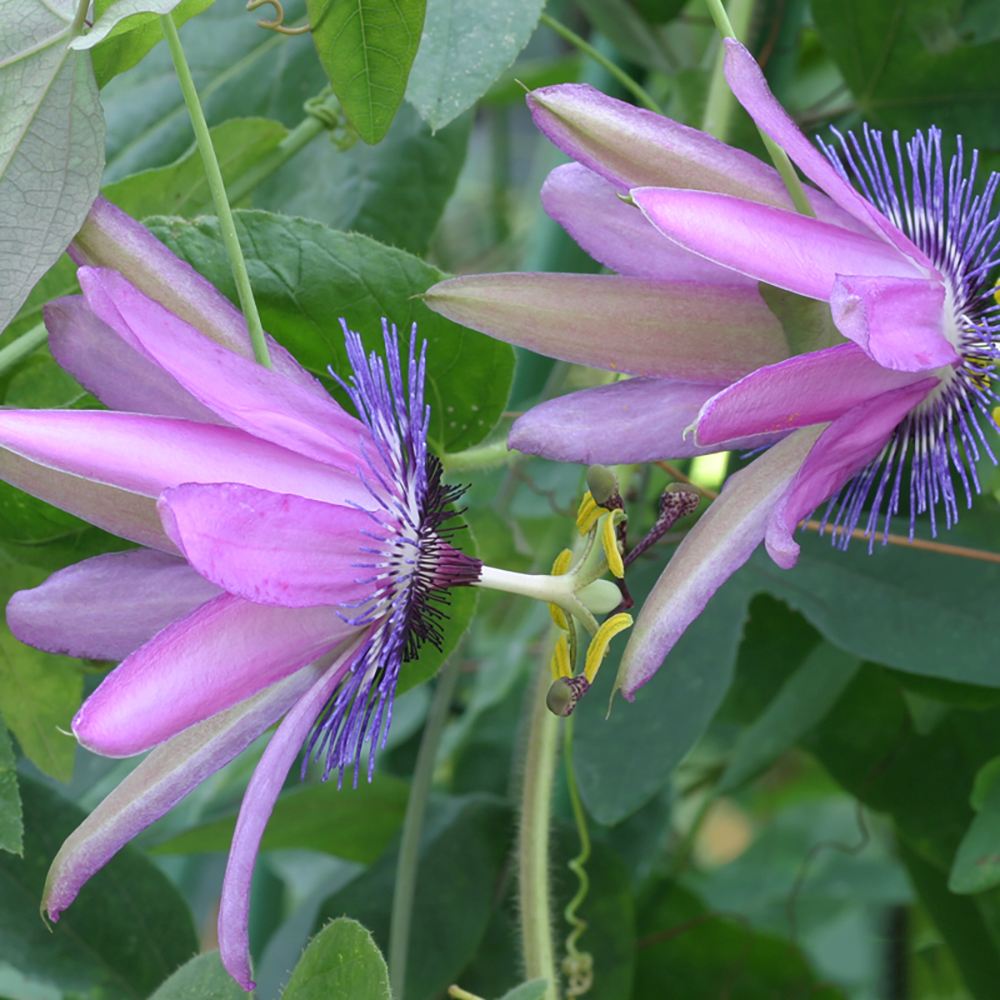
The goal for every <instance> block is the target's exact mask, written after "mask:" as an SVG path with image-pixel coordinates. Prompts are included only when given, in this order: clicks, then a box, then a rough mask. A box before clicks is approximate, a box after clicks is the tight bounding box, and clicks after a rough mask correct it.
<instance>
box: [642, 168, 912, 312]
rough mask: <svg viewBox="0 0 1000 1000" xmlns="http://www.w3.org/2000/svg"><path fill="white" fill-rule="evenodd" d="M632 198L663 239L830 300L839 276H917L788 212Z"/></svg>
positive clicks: (880, 249) (883, 253) (692, 195)
mask: <svg viewBox="0 0 1000 1000" xmlns="http://www.w3.org/2000/svg"><path fill="white" fill-rule="evenodd" d="M632 198H633V200H634V201H635V203H636V204H637V205H638V206H639V208H640V209H641V210H642V212H643V214H644V215H645V216H646V218H647V219H649V221H650V222H652V223H653V225H654V226H656V228H657V229H659V230H660V232H661V233H663V234H664V235H665V236H668V237H669V238H670V239H672V240H675V241H676V242H677V243H679V244H680V245H681V246H682V247H685V248H686V249H687V250H690V251H691V252H692V253H697V254H701V255H702V256H704V257H707V258H708V259H709V260H713V261H715V262H716V263H718V264H722V265H724V266H725V267H731V268H732V269H733V270H735V271H739V272H740V273H741V274H745V275H748V276H749V277H752V278H756V279H757V280H758V281H766V282H767V283H768V284H769V285H776V286H777V287H778V288H787V289H788V290H789V291H790V292H798V293H799V294H800V295H808V296H809V297H811V298H814V299H829V298H830V293H831V292H832V291H833V286H834V282H835V281H836V278H837V275H838V274H862V275H872V276H876V275H888V276H897V277H906V278H916V277H919V275H918V274H917V271H916V269H915V268H914V266H913V264H912V263H911V262H910V261H909V260H908V259H907V258H906V257H904V256H902V254H899V253H897V252H896V251H895V250H894V249H893V248H892V247H890V246H889V245H888V244H886V243H884V242H882V241H881V240H878V239H875V238H873V237H870V236H865V235H863V234H861V233H855V232H851V231H850V230H847V229H842V228H841V227H840V226H831V225H829V224H828V223H826V222H819V221H817V220H816V219H810V218H807V217H806V216H804V215H798V214H796V213H794V212H786V211H783V210H782V209H778V208H771V207H769V206H767V205H756V204H754V203H753V202H749V201H742V200H740V199H739V198H730V197H728V196H726V195H719V194H706V193H705V192H703V191H679V190H673V189H670V188H638V189H636V190H634V191H632Z"/></svg>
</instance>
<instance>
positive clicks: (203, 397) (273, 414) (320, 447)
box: [77, 267, 367, 473]
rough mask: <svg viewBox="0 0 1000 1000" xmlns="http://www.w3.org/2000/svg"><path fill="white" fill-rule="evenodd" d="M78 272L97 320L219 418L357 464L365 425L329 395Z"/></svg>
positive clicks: (103, 278)
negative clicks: (297, 381)
mask: <svg viewBox="0 0 1000 1000" xmlns="http://www.w3.org/2000/svg"><path fill="white" fill-rule="evenodd" d="M77 277H78V278H79V279H80V287H81V288H82V289H83V293H84V295H85V296H86V299H87V304H88V305H89V306H90V308H91V309H92V310H93V311H94V313H95V314H96V315H97V316H98V317H99V318H100V319H102V320H103V321H104V322H105V323H107V324H109V325H110V326H112V327H113V328H114V329H115V330H116V331H117V332H118V334H119V335H120V336H121V337H122V339H123V340H125V341H126V342H127V343H128V344H130V345H131V346H132V347H133V348H134V349H135V350H136V351H138V352H139V353H140V354H142V355H143V356H145V357H146V358H148V359H150V360H151V361H153V362H154V363H155V364H157V365H158V366H159V367H160V368H161V369H162V370H163V371H164V372H166V373H167V374H169V375H170V376H171V377H172V378H174V379H175V380H176V381H177V382H178V383H179V384H180V385H181V386H183V387H184V389H186V390H187V391H188V392H190V393H191V395H192V396H194V397H195V398H196V399H197V400H199V401H200V402H201V403H203V404H204V405H205V406H206V407H208V408H209V409H210V410H211V411H212V412H214V413H217V414H218V415H219V416H220V417H222V419H223V420H225V421H227V422H228V423H231V424H234V425H236V426H237V427H240V428H241V429H242V430H245V431H247V432H248V433H250V434H253V435H254V436H255V437H259V438H263V439H264V440H266V441H270V442H272V443H273V444H278V445H281V446H282V447H284V448H288V449H290V450H291V451H295V452H298V453H299V454H302V455H306V456H307V457H309V458H314V459H316V460H317V461H320V462H324V463H327V464H330V465H333V466H336V467H337V468H340V469H344V470H346V471H348V472H351V473H353V472H354V471H355V470H356V469H357V467H358V464H359V455H360V447H359V445H360V442H361V440H362V439H366V438H367V432H366V431H365V430H364V428H363V427H362V425H361V423H360V422H359V421H358V420H356V419H355V418H354V417H351V416H349V415H348V414H347V413H346V412H345V411H344V410H343V408H342V407H340V406H339V405H338V404H337V403H335V402H334V401H333V400H332V399H331V398H330V397H329V396H327V397H324V398H320V397H318V396H317V395H316V394H315V393H314V392H312V391H311V390H309V389H306V388H304V387H302V386H301V385H299V384H298V383H296V382H294V381H292V380H291V379H289V378H287V377H286V376H285V375H283V374H281V373H279V372H275V371H269V370H268V369H267V368H265V367H264V366H263V365H259V364H257V363H256V362H254V361H248V360H247V359H246V358H241V357H240V356H239V355H237V354H234V353H233V352H232V351H230V350H227V349H226V348H224V347H220V346H219V345H218V344H216V343H214V342H213V341H211V340H209V339H207V338H206V337H204V336H203V335H202V334H200V333H199V332H198V331H197V330H196V329H194V328H193V327H191V326H189V325H188V324H187V323H185V322H184V321H183V320H181V319H178V318H177V317H176V316H174V315H173V313H171V312H168V311H167V310H166V309H164V308H163V306H161V305H160V304H159V303H158V302H154V301H153V300H152V299H149V298H147V297H146V296H145V295H143V294H142V293H141V292H138V291H136V290H135V288H133V287H132V285H130V284H129V282H128V281H126V280H125V278H123V277H122V276H121V275H120V274H118V273H117V272H115V271H106V270H99V269H95V268H89V267H82V268H80V270H79V272H78V274H77Z"/></svg>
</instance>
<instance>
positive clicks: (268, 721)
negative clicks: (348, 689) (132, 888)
mask: <svg viewBox="0 0 1000 1000" xmlns="http://www.w3.org/2000/svg"><path fill="white" fill-rule="evenodd" d="M318 676H322V671H321V670H320V669H319V668H317V667H315V666H309V667H304V668H303V669H302V670H299V671H297V672H296V673H294V674H292V675H291V676H290V677H286V678H285V679H284V680H283V681H279V682H278V683H277V684H274V685H273V686H272V687H270V688H268V689H267V690H266V691H261V692H260V693H259V694H256V695H254V696H253V697H252V698H248V699H247V700H246V701H242V702H240V703H239V704H238V705H234V706H233V707H232V708H230V709H227V710H226V711H225V712H220V713H219V714H218V715H213V716H212V717H211V718H210V719H206V720H205V721H204V722H200V723H198V724H197V725H195V726H191V727H190V728H189V729H186V730H184V732H182V733H179V734H178V735H177V736H175V737H174V738H173V739H172V740H169V741H168V742H167V743H164V744H163V745H162V746H159V747H157V748H156V749H155V750H153V752H152V753H150V755H149V756H148V757H147V758H146V759H145V760H144V761H143V762H142V763H141V764H139V766H138V767H137V768H136V769H135V770H134V771H132V773H131V774H129V776H128V777H127V778H125V780H124V781H123V782H122V783H121V784H120V785H118V786H117V787H116V788H115V789H114V790H113V791H112V792H111V793H110V794H109V795H108V796H107V797H106V798H105V799H104V801H103V802H101V804H100V805H99V806H97V808H96V809H94V810H93V811H92V812H91V813H90V815H89V816H88V817H87V818H86V819H85V820H84V821H83V822H82V823H81V824H80V825H79V826H78V827H77V828H76V829H75V830H74V831H73V833H71V834H70V835H69V837H68V838H67V839H66V842H65V843H64V844H63V845H62V847H60V848H59V853H58V854H57V855H56V856H55V858H54V860H53V862H52V866H51V867H50V868H49V874H48V877H47V878H46V880H45V891H44V893H43V897H42V908H43V909H44V910H45V911H46V912H47V913H48V915H49V918H50V919H51V920H58V919H59V915H60V914H61V913H62V912H63V911H64V910H65V909H66V907H68V906H69V905H70V903H72V902H73V900H74V899H76V897H77V894H78V893H79V891H80V889H81V888H82V887H83V885H84V884H85V883H86V882H87V881H88V879H90V878H91V877H92V876H93V875H94V874H95V873H96V872H98V871H100V869H101V868H103V867H104V866H105V865H106V864H107V863H108V862H109V861H110V860H111V859H112V858H113V857H114V856H115V855H116V854H117V853H118V852H119V851H120V850H121V849H122V848H123V847H124V846H125V845H126V844H127V843H128V842H129V841H130V840H132V839H133V838H134V837H136V836H138V835H139V834H140V833H141V832H142V831H143V830H145V829H146V828H147V827H148V826H150V825H151V824H152V823H154V822H155V821H156V820H158V819H159V818H160V817H161V816H163V815H165V814H166V813H167V812H169V811H170V810H171V809H172V808H173V807H174V806H175V805H177V803H178V802H180V801H181V799H183V798H184V797H185V796H186V795H187V794H188V793H189V792H191V791H193V790H194V789H195V788H197V787H198V785H200V784H201V783H202V782H203V781H205V780H206V779H208V778H210V777H211V776H212V775H213V774H215V772H216V771H218V770H219V769H220V768H222V767H225V765H226V764H228V763H229V762H230V761H231V760H233V759H234V758H235V757H236V756H238V755H239V754H240V753H242V752H243V750H245V749H246V748H247V747H248V746H249V745H250V744H251V743H252V742H253V741H254V740H255V739H257V737H258V736H260V735H261V734H262V733H264V732H265V731H266V730H267V729H268V728H269V727H270V726H272V725H273V724H274V723H275V722H276V721H277V720H278V719H280V718H281V716H282V715H284V714H285V712H287V711H288V709H289V708H291V706H292V705H294V704H295V702H296V701H298V699H299V698H301V697H302V695H303V694H304V693H305V692H306V691H308V690H309V688H310V687H311V686H312V685H313V684H314V683H315V681H316V679H317V677H318Z"/></svg>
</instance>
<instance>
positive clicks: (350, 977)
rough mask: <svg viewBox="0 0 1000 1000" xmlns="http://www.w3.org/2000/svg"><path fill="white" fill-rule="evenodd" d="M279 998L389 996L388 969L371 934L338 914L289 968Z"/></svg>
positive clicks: (365, 999)
mask: <svg viewBox="0 0 1000 1000" xmlns="http://www.w3.org/2000/svg"><path fill="white" fill-rule="evenodd" d="M281 996H282V1000H330V998H332V997H345V998H346V997H350V998H351V1000H392V994H391V993H390V992H389V970H388V969H387V968H386V965H385V960H384V959H383V958H382V954H381V952H379V950H378V946H377V945H376V944H375V942H374V941H373V940H372V936H371V934H370V933H369V932H368V931H367V930H365V928H364V927H362V926H361V924H359V923H358V922H357V921H356V920H351V919H350V918H348V917H340V918H339V919H337V920H333V921H331V922H330V923H329V924H327V925H326V927H324V928H323V929H322V930H321V931H320V932H319V934H317V935H316V936H315V937H314V938H313V939H312V941H310V942H309V947H308V948H306V950H305V954H304V955H303V956H302V958H301V959H300V960H299V964H298V965H296V966H295V968H294V969H293V970H292V978H291V979H289V981H288V985H287V986H286V987H285V991H284V993H282V994H281Z"/></svg>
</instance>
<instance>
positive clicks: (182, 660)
mask: <svg viewBox="0 0 1000 1000" xmlns="http://www.w3.org/2000/svg"><path fill="white" fill-rule="evenodd" d="M356 631H357V629H354V628H352V627H351V626H349V625H346V624H345V623H344V622H343V621H341V619H340V618H339V617H338V616H337V613H336V612H335V611H334V610H333V609H332V608H273V607H267V606H265V605H259V604H250V603H249V602H248V601H244V600H243V599H242V598H239V597H233V596H232V595H230V594H222V595H221V596H219V597H216V598H215V599H214V600H211V601H209V602H208V603H207V604H203V605H201V607H199V608H196V609H195V610H194V611H192V612H191V614H189V615H188V616H187V617H186V618H182V619H180V621H176V622H174V623H173V624H171V625H168V626H167V627H166V628H165V629H163V630H162V631H161V632H158V633H157V634H156V635H155V636H153V638H152V639H150V641H149V642H147V643H146V644H145V645H144V646H141V647H140V648H139V649H137V650H136V651H135V652H134V653H133V654H132V655H131V656H129V657H128V658H127V659H126V660H124V661H123V662H122V663H121V665H120V666H118V667H116V668H115V669H114V670H112V671H111V673H110V674H108V676H107V677H106V678H105V679H104V680H103V681H102V682H101V684H100V686H99V687H98V688H97V690H96V691H95V692H94V693H93V694H92V695H91V696H90V697H89V698H88V699H87V700H86V701H85V702H84V703H83V707H82V708H81V709H80V711H79V712H77V714H76V717H75V718H74V719H73V732H74V734H75V735H76V737H77V739H78V740H79V741H80V743H81V744H83V746H85V747H87V749H88V750H93V751H94V752H95V753H99V754H102V755H103V756H105V757H129V756H131V755H132V754H137V753H142V752H143V751H144V750H148V749H149V748H150V747H154V746H156V745H157V744H158V743H162V742H163V741H164V740H168V739H170V738H171V737H172V736H175V735H176V734H177V733H179V732H180V731H181V730H183V729H186V728H187V727H188V726H193V725H194V724H195V723H197V722H201V721H202V720H204V719H207V718H208V717H209V716H212V715H215V714H216V713H217V712H222V711H224V710H225V709H227V708H229V707H231V706H232V705H235V704H236V703H237V702H238V701H242V700H243V699H244V698H249V697H250V696H251V695H253V694H256V693H257V692H258V691H260V690H262V689H263V688H266V687H267V686H268V685H270V684H274V683H276V682H277V681H279V680H281V679H282V678H283V677H287V676H288V675H289V674H291V673H294V672H295V671H296V670H298V669H299V668H301V667H304V666H305V665H306V664H307V663H311V662H312V661H313V660H315V659H317V658H318V657H320V656H322V655H323V654H324V653H326V652H328V651H329V650H331V649H332V648H333V647H334V646H335V645H336V644H337V643H338V642H341V641H342V640H343V639H345V638H346V637H348V636H350V635H351V634H352V633H354V632H356Z"/></svg>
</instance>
